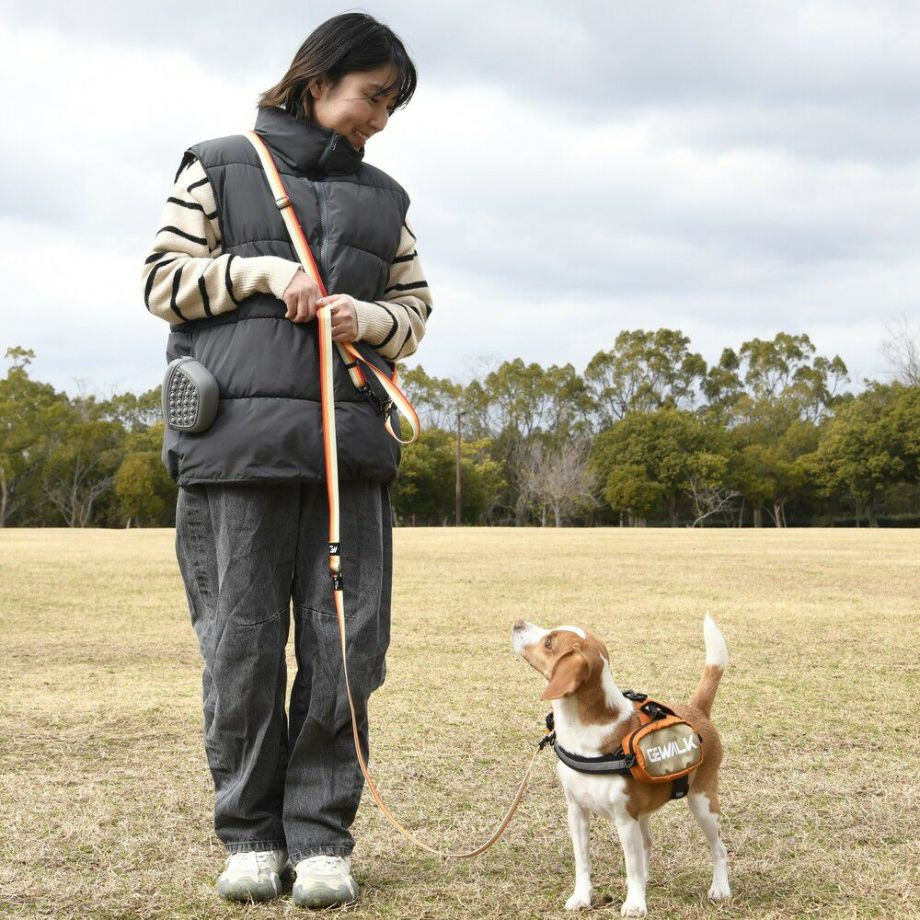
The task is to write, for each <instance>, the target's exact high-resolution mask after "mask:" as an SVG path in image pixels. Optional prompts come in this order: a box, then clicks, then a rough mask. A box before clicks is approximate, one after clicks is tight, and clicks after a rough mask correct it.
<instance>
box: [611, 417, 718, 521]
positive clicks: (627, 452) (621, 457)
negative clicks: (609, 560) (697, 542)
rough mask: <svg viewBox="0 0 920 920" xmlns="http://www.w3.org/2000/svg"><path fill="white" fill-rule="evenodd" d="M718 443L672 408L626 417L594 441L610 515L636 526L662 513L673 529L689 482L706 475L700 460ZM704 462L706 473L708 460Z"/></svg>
mask: <svg viewBox="0 0 920 920" xmlns="http://www.w3.org/2000/svg"><path fill="white" fill-rule="evenodd" d="M723 441H724V438H722V437H720V432H719V430H718V428H717V427H716V426H715V425H713V424H711V423H709V422H707V421H706V420H705V419H703V418H701V417H700V416H699V415H697V414H696V413H694V412H688V411H686V410H682V409H675V408H673V407H667V408H664V409H657V410H655V411H654V412H630V413H629V414H627V415H626V416H625V417H624V418H623V419H621V420H620V421H619V422H617V423H616V424H615V425H612V426H611V427H610V428H608V429H607V430H606V431H602V432H601V433H600V434H599V435H598V436H597V438H596V439H595V441H594V452H593V463H594V466H595V468H596V470H597V472H598V474H599V476H600V477H601V480H602V482H603V483H604V498H605V499H606V500H607V502H608V503H609V504H610V507H611V508H612V509H613V510H614V511H621V512H626V513H627V514H629V515H630V516H631V517H632V518H634V519H637V520H644V519H645V518H647V517H649V516H650V515H651V514H653V513H654V512H655V511H657V510H663V511H664V512H666V513H667V516H668V519H669V521H670V522H671V524H672V525H676V524H677V522H678V507H679V504H680V501H681V499H682V498H683V497H684V496H685V495H687V493H688V492H689V491H690V488H691V479H692V477H694V476H696V477H699V476H700V475H701V473H703V472H704V471H705V470H706V469H707V467H705V466H704V465H703V458H704V457H706V456H709V455H712V454H714V453H716V451H714V448H717V447H719V446H721V444H722V442H723ZM707 462H708V464H709V467H708V469H710V470H711V468H712V461H711V459H710V460H708V461H707Z"/></svg>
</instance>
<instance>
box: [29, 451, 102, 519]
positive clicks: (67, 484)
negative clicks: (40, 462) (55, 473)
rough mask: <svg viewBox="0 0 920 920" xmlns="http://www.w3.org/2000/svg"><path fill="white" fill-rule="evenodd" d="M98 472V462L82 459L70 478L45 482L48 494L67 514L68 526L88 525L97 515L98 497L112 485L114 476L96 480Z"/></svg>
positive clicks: (77, 463)
mask: <svg viewBox="0 0 920 920" xmlns="http://www.w3.org/2000/svg"><path fill="white" fill-rule="evenodd" d="M95 472H96V470H95V464H93V463H86V462H85V461H82V460H78V461H77V462H76V463H75V464H74V465H73V467H72V468H71V469H70V471H69V474H70V475H69V476H67V478H63V477H62V478H61V479H57V480H54V481H52V482H48V483H46V485H45V488H44V492H45V496H46V497H47V498H48V500H49V501H50V502H51V503H52V504H53V505H54V506H55V508H57V509H58V511H60V512H61V514H62V515H63V516H64V520H65V521H66V522H67V526H68V527H86V526H87V524H89V522H90V518H91V517H92V515H93V505H94V504H95V503H96V499H98V498H99V496H101V495H103V494H104V493H105V492H107V491H108V489H109V488H110V487H111V485H112V481H113V477H112V476H106V477H104V478H102V479H96V478H94V476H93V474H94V473H95Z"/></svg>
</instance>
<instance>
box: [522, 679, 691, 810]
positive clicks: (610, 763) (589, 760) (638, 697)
mask: <svg viewBox="0 0 920 920" xmlns="http://www.w3.org/2000/svg"><path fill="white" fill-rule="evenodd" d="M623 696H625V697H626V698H627V699H630V700H632V701H633V702H636V703H641V702H643V701H644V700H647V699H648V694H645V693H635V692H633V691H632V690H627V691H625V693H624V694H623ZM642 709H643V711H644V712H646V713H647V714H648V715H649V716H651V717H652V719H653V720H654V719H662V718H664V717H665V716H667V715H674V713H673V712H672V711H671V710H670V709H668V708H667V707H664V706H659V705H658V704H656V703H647V704H646V705H644V706H643V707H642ZM547 744H548V745H550V746H551V747H552V749H553V750H554V751H555V752H556V756H557V757H558V758H559V759H560V760H561V761H562V762H563V763H564V764H565V765H566V766H567V767H571V768H572V769H573V770H577V771H578V772H579V773H587V774H589V775H593V776H603V775H613V774H615V775H617V776H628V775H630V773H631V770H632V767H633V765H634V764H635V762H636V758H635V756H634V755H633V754H629V755H627V754H625V753H624V751H623V748H619V749H618V750H617V751H616V752H614V753H613V754H602V755H601V756H600V757H582V755H581V754H573V753H572V752H571V751H567V750H566V749H565V748H564V747H562V745H560V744H558V743H557V741H556V724H555V719H554V718H553V714H552V713H551V712H550V713H548V714H547V716H546V737H545V738H544V739H543V740H542V741H541V742H540V749H541V750H542V749H543V748H544V747H545V746H546V745H547ZM688 780H689V777H688V776H680V777H678V778H677V779H674V780H671V783H672V785H671V798H672V799H682V798H685V797H686V795H687V792H688V791H689V781H688Z"/></svg>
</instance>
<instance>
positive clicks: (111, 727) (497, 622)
mask: <svg viewBox="0 0 920 920" xmlns="http://www.w3.org/2000/svg"><path fill="white" fill-rule="evenodd" d="M172 540H173V535H172V532H171V531H164V530H159V531H121V532H118V531H83V532H80V531H57V530H9V531H0V741H2V744H0V914H5V915H12V916H36V917H56V918H69V917H74V918H77V917H103V918H115V917H157V918H161V917H162V918H168V917H202V918H203V917H234V916H241V917H243V916H245V917H247V918H248V917H258V918H263V917H264V918H268V917H282V916H284V917H293V916H295V915H296V916H302V914H300V912H299V911H297V909H296V908H294V907H293V905H292V904H291V901H290V899H289V898H287V897H286V898H283V899H282V900H279V901H275V902H273V903H271V904H268V905H258V906H256V905H249V906H232V905H227V904H225V903H223V902H221V901H219V900H218V899H217V897H216V895H215V894H214V891H213V884H214V879H215V877H216V875H217V873H218V872H219V871H220V869H221V867H222V864H223V853H222V849H221V847H220V845H219V843H218V841H217V840H216V839H215V837H214V836H213V833H212V831H211V785H210V776H209V774H208V772H207V767H206V764H205V760H204V751H203V745H202V743H201V711H200V689H199V688H200V662H199V657H198V648H197V644H196V642H195V638H194V634H193V632H192V630H191V627H190V626H189V623H188V614H187V611H186V605H185V597H184V593H183V591H182V587H181V582H180V580H179V575H178V572H177V568H176V563H175V558H174V555H173V549H172ZM394 587H395V590H394V629H393V644H392V647H391V652H390V655H389V660H388V678H387V682H386V684H385V685H384V687H383V688H382V689H381V690H380V691H379V692H378V693H377V694H376V695H375V696H374V698H373V700H372V704H371V731H372V736H371V737H372V750H373V757H372V771H373V772H374V773H375V775H376V777H377V779H378V782H379V784H380V786H381V788H382V791H383V794H384V796H385V797H386V798H387V800H388V802H389V804H390V805H391V807H393V809H394V810H395V811H396V813H397V814H398V815H399V816H400V817H401V818H402V819H403V820H404V822H405V823H407V824H408V825H409V826H410V827H412V828H413V829H415V830H416V831H417V832H419V834H420V835H422V836H423V837H424V838H425V839H427V840H429V841H431V842H434V843H436V844H437V845H441V846H445V847H451V848H464V847H468V846H471V845H474V844H475V843H478V842H479V841H480V840H481V839H482V838H484V837H485V836H486V835H487V833H488V831H489V830H490V829H491V827H492V825H493V824H494V823H495V822H496V821H497V819H498V818H499V817H500V816H501V814H502V813H503V812H504V809H505V807H506V805H507V803H508V801H509V799H510V797H511V795H512V792H513V789H514V787H515V786H516V784H517V781H518V779H519V777H520V774H521V772H522V770H523V768H524V765H525V763H526V761H527V760H528V759H529V757H530V754H531V750H532V745H533V744H534V743H535V742H536V741H537V740H539V738H540V735H541V727H542V719H543V715H544V712H545V709H546V704H544V703H541V702H540V700H539V693H540V690H541V684H542V682H541V680H540V678H539V677H538V675H536V674H535V673H534V672H533V671H531V670H530V668H528V667H527V666H526V665H524V664H523V663H522V662H520V661H518V660H517V659H515V658H514V657H513V655H512V653H511V651H510V637H509V632H510V627H511V624H512V622H513V621H514V620H515V619H516V618H517V617H519V616H523V617H525V618H527V619H530V620H534V621H536V622H538V623H541V624H543V625H554V624H559V623H575V624H581V625H584V626H586V627H588V628H589V629H591V630H593V631H595V632H596V633H598V634H599V635H600V636H602V637H603V638H604V639H606V641H607V642H608V645H609V647H610V650H611V658H612V662H611V663H612V668H613V673H614V679H615V680H616V681H617V683H618V684H619V686H620V687H621V688H627V687H630V688H634V689H641V690H645V691H653V692H654V693H655V694H656V695H659V696H661V697H662V698H664V699H668V698H676V699H686V698H687V697H688V696H689V694H690V693H691V691H692V689H693V688H694V686H695V684H696V680H697V677H698V674H699V671H700V667H701V664H702V660H703V639H702V618H703V614H704V612H705V611H707V610H709V611H711V612H712V614H713V616H714V617H715V619H716V621H717V622H718V623H719V625H720V627H721V628H722V630H723V632H724V634H725V636H726V639H727V641H728V646H729V653H730V659H731V662H730V665H729V669H728V672H727V675H726V677H725V678H724V680H723V682H722V686H721V689H720V692H719V696H718V698H717V700H716V704H715V708H714V719H715V722H716V724H717V725H718V726H719V727H720V729H721V732H722V735H723V740H724V742H725V746H726V750H727V760H726V763H725V766H724V768H723V774H722V777H723V780H722V781H723V793H722V806H723V813H724V820H723V833H724V839H725V842H726V845H727V847H728V850H729V858H730V870H731V882H732V888H733V891H734V893H735V897H734V899H733V901H732V902H730V903H729V904H725V905H722V906H719V907H715V906H713V905H710V904H709V903H708V901H707V900H706V891H707V890H708V886H709V879H710V875H711V864H710V860H709V854H708V850H707V849H706V848H705V846H704V842H703V838H702V835H701V834H700V832H699V830H698V828H697V827H696V824H695V822H693V820H692V818H691V817H690V815H689V813H688V812H687V810H686V808H685V807H684V806H683V805H682V804H681V803H672V804H670V805H668V806H666V808H665V809H663V810H662V811H661V812H659V813H658V815H657V816H656V817H655V818H654V819H653V831H654V833H655V855H654V858H653V864H652V876H651V881H650V884H649V889H648V902H649V910H650V915H651V916H653V917H659V918H668V917H671V918H676V917H680V918H703V917H716V916H719V917H735V918H746V917H763V918H766V917H892V918H894V917H909V916H920V874H918V865H920V844H918V840H920V808H918V796H917V790H918V788H920V771H918V764H920V745H918V742H917V739H918V737H920V730H918V728H917V726H915V725H914V724H913V720H914V718H915V710H916V707H917V704H918V702H920V681H918V653H920V531H894V530H871V531H870V530H830V531H828V530H823V531H822V530H789V531H773V530H762V531H753V530H744V531H737V530H735V531H690V530H675V531H668V530H616V529H614V530H600V531H592V530H561V531H556V530H537V529H529V530H502V529H495V530H483V529H463V530H460V531H457V530H450V529H444V530H441V529H438V530H431V529H419V530H411V529H402V530H398V531H397V534H396V576H395V586H394ZM553 761H554V757H553V755H552V753H551V752H549V751H547V752H545V753H544V754H543V756H542V758H541V760H540V761H539V762H538V765H537V769H536V771H535V774H534V779H533V782H532V785H531V789H530V792H529V793H528V796H527V798H526V800H525V802H524V805H523V806H522V808H521V811H520V812H519V814H518V817H517V818H516V819H515V821H514V823H513V824H512V826H511V829H510V831H509V833H508V835H507V836H506V837H505V838H504V839H503V840H502V841H501V842H500V843H499V844H498V845H497V846H496V847H495V848H494V849H493V850H491V851H490V852H489V853H488V854H486V855H485V856H484V857H481V858H480V859H478V860H474V861H472V862H446V861H443V860H441V859H439V858H436V857H431V856H428V855H426V854H424V853H421V852H419V851H415V850H413V849H411V848H410V845H409V844H408V843H405V842H403V840H402V838H399V837H397V836H396V835H395V832H394V831H392V830H391V829H390V827H389V825H387V824H386V822H385V821H384V820H383V818H382V816H381V815H380V814H379V813H378V812H377V809H376V808H375V807H374V806H373V804H372V803H371V802H370V800H369V799H367V798H366V799H365V801H364V803H363V804H362V807H361V810H360V812H359V815H358V820H357V823H356V828H355V834H356V837H357V840H358V844H357V848H356V851H355V875H356V877H357V879H358V881H359V883H360V884H361V885H362V888H363V896H362V899H361V901H360V902H359V904H358V905H357V906H356V907H354V908H351V909H349V910H348V911H347V912H348V913H350V914H354V915H355V916H356V917H367V918H375V917H386V918H397V917H406V918H425V920H446V918H479V917H553V916H563V915H564V911H563V910H562V905H563V903H564V901H565V898H566V897H567V896H568V895H569V894H570V893H571V888H572V884H573V880H574V869H573V862H572V856H571V849H570V843H569V837H568V833H567V830H566V821H565V808H564V805H563V799H562V792H561V789H560V788H559V786H558V783H557V782H556V779H555V775H554V769H553V767H554V763H553ZM592 853H593V857H594V883H595V889H596V896H595V897H596V903H598V905H599V906H598V907H597V908H596V910H595V911H594V912H593V914H592V916H593V915H597V916H605V917H614V916H615V917H619V904H620V903H621V901H622V898H623V896H624V894H625V881H624V880H625V875H624V870H623V864H622V856H621V853H620V850H619V846H618V845H617V844H616V843H615V841H614V836H613V833H612V829H611V828H610V827H609V826H608V825H607V824H606V822H601V821H596V822H595V823H594V824H593V826H592Z"/></svg>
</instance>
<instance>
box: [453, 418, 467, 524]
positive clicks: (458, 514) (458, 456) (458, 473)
mask: <svg viewBox="0 0 920 920" xmlns="http://www.w3.org/2000/svg"><path fill="white" fill-rule="evenodd" d="M464 415H466V413H465V412H461V411H460V410H459V409H458V410H457V490H456V502H455V506H454V510H455V512H456V514H455V518H454V524H455V525H456V526H457V527H459V526H460V419H461V418H463V416H464Z"/></svg>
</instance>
